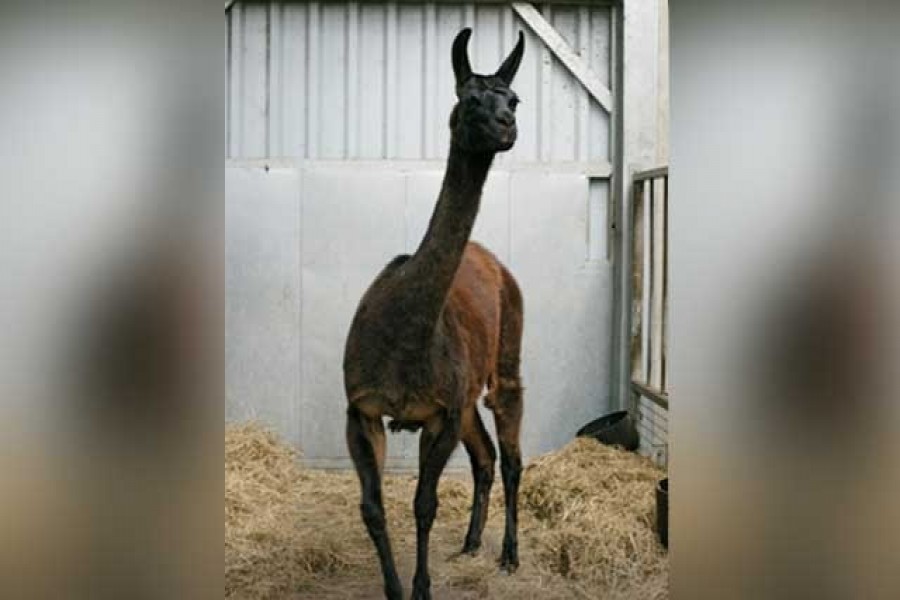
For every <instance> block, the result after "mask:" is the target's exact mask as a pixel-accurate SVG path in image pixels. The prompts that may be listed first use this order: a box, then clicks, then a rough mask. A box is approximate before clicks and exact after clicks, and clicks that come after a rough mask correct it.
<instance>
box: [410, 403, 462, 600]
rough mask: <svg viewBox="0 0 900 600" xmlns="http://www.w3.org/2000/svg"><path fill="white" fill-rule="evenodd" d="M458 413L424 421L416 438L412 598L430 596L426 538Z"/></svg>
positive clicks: (453, 442)
mask: <svg viewBox="0 0 900 600" xmlns="http://www.w3.org/2000/svg"><path fill="white" fill-rule="evenodd" d="M459 428H460V426H459V416H458V415H454V414H443V415H441V416H440V417H436V418H434V419H432V420H431V421H429V422H428V423H426V425H425V428H424V429H423V430H422V436H421V438H420V439H419V484H418V486H417V487H416V499H415V504H414V509H415V514H416V544H417V546H416V574H415V576H414V577H413V594H412V600H429V599H430V598H431V577H430V576H429V575H428V538H429V536H430V535H431V526H432V525H433V524H434V518H435V516H436V515H437V508H438V498H437V486H438V480H439V479H440V477H441V473H442V472H443V471H444V467H445V466H446V465H447V461H448V460H449V459H450V455H451V454H453V449H454V448H456V444H457V443H459Z"/></svg>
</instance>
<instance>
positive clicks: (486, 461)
mask: <svg viewBox="0 0 900 600" xmlns="http://www.w3.org/2000/svg"><path fill="white" fill-rule="evenodd" d="M462 441H463V444H464V445H465V447H466V451H467V452H468V453H469V461H470V462H471V463H472V480H473V481H474V485H475V493H474V497H473V499H472V518H471V520H470V521H469V531H468V533H467V534H466V541H465V544H464V545H463V549H462V551H463V554H475V553H476V552H478V549H479V548H481V534H482V532H483V531H484V525H485V523H486V522H487V513H488V505H489V504H490V497H491V485H492V484H493V483H494V465H496V464H497V451H496V450H495V449H494V443H493V442H492V441H491V437H490V436H489V435H488V432H487V430H486V429H485V428H484V423H483V422H482V420H481V416H480V415H479V414H478V408H477V407H476V406H474V405H473V406H472V408H471V409H470V410H468V411H467V412H466V414H464V415H463V426H462Z"/></svg>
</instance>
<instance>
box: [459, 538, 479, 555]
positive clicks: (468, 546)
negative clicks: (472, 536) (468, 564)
mask: <svg viewBox="0 0 900 600" xmlns="http://www.w3.org/2000/svg"><path fill="white" fill-rule="evenodd" d="M479 550H481V541H477V542H469V541H466V543H465V544H464V545H463V549H462V551H461V552H460V555H467V556H477V555H478V551H479Z"/></svg>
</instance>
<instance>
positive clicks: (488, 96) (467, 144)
mask: <svg viewBox="0 0 900 600" xmlns="http://www.w3.org/2000/svg"><path fill="white" fill-rule="evenodd" d="M471 35H472V30H471V29H469V28H468V27H466V28H465V29H463V30H462V31H460V32H459V34H458V35H457V36H456V39H455V40H454V41H453V73H454V74H455V75H456V96H457V98H458V99H459V102H457V103H456V106H454V107H453V112H452V113H451V114H450V138H451V141H452V143H453V144H454V145H456V146H457V147H458V148H460V149H462V150H465V151H467V152H503V151H505V150H509V149H510V148H512V146H513V144H514V143H515V142H516V133H517V131H516V105H517V104H519V97H518V96H517V95H516V93H515V92H514V91H512V90H511V89H510V87H509V86H510V85H511V84H512V80H513V77H515V76H516V71H518V70H519V63H520V62H521V61H522V53H523V52H524V50H525V38H524V36H523V35H522V32H521V31H520V32H519V42H518V43H517V44H516V47H515V48H513V51H512V53H510V55H509V56H508V57H507V58H506V60H505V61H503V64H502V65H500V68H499V69H497V72H496V73H494V74H493V75H478V74H477V73H473V72H472V67H471V66H470V65H469V55H468V52H467V50H466V46H467V45H468V43H469V37H470V36H471Z"/></svg>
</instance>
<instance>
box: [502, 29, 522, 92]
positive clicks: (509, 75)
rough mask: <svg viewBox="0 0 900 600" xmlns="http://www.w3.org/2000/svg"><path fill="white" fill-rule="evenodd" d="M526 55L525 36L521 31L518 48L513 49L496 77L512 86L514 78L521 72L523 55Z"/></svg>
mask: <svg viewBox="0 0 900 600" xmlns="http://www.w3.org/2000/svg"><path fill="white" fill-rule="evenodd" d="M524 53H525V36H524V35H523V34H522V32H521V31H519V41H518V43H516V47H515V48H513V51H512V52H511V53H510V55H509V56H507V57H506V60H504V61H503V64H502V65H500V68H499V69H497V73H496V74H495V77H499V78H500V79H502V80H503V81H505V82H506V85H511V84H512V80H513V77H515V76H516V71H518V70H519V63H521V62H522V54H524Z"/></svg>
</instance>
